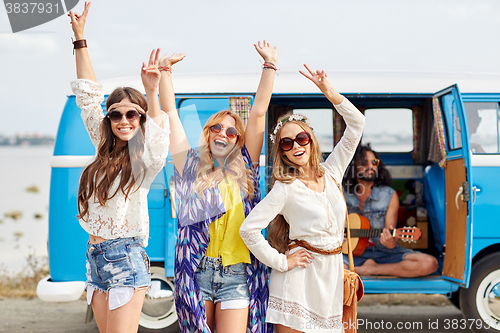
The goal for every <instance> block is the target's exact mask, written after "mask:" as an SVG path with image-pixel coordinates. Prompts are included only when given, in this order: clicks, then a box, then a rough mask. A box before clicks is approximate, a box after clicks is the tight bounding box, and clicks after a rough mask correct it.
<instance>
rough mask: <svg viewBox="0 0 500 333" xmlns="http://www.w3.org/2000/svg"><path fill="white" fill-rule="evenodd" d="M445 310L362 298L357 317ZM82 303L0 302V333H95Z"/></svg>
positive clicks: (407, 300)
mask: <svg viewBox="0 0 500 333" xmlns="http://www.w3.org/2000/svg"><path fill="white" fill-rule="evenodd" d="M380 304H382V305H390V306H398V305H414V306H448V307H451V308H450V309H453V305H451V303H450V302H449V301H448V300H447V299H446V297H444V296H442V295H409V294H404V295H395V294H386V295H365V297H364V298H363V300H362V301H361V303H360V304H359V306H360V308H359V310H358V313H359V314H361V313H362V312H363V311H364V309H363V307H366V308H365V309H366V310H369V308H370V307H377V306H378V305H380ZM86 311H87V304H86V302H85V300H79V301H76V302H68V303H46V302H43V301H41V300H39V299H37V298H34V299H26V298H15V299H9V298H3V299H0V332H9V333H17V332H23V333H98V332H99V331H98V329H97V325H96V323H95V321H94V320H92V322H90V323H89V324H85V315H86Z"/></svg>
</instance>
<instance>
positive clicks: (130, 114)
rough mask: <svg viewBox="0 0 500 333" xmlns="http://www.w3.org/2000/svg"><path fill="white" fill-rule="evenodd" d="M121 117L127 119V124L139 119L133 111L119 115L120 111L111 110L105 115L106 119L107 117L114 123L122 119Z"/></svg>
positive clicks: (137, 114) (138, 115)
mask: <svg viewBox="0 0 500 333" xmlns="http://www.w3.org/2000/svg"><path fill="white" fill-rule="evenodd" d="M123 116H125V118H127V120H128V121H129V122H133V121H135V120H136V119H137V118H139V117H141V115H140V114H139V112H137V111H135V110H130V111H127V113H125V114H123V113H121V112H120V111H116V110H113V111H111V112H110V113H108V114H107V115H106V117H108V118H109V120H111V121H112V122H114V123H118V122H120V121H121V120H122V119H123Z"/></svg>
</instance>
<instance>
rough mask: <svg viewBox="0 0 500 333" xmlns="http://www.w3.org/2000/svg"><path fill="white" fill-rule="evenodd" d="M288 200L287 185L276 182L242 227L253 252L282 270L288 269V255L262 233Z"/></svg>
mask: <svg viewBox="0 0 500 333" xmlns="http://www.w3.org/2000/svg"><path fill="white" fill-rule="evenodd" d="M285 202H286V185H284V184H282V183H280V182H276V183H275V184H274V187H273V189H272V190H271V191H270V192H269V193H268V194H267V195H266V196H265V198H264V199H263V200H262V201H261V202H260V203H259V204H258V205H257V206H255V207H254V209H252V211H251V212H250V214H248V216H247V218H246V219H245V221H243V223H242V225H241V228H240V236H241V238H242V239H243V242H245V244H246V246H247V247H248V249H249V250H250V251H252V253H253V254H254V255H255V257H257V259H259V260H260V261H261V262H262V263H264V264H265V265H267V266H269V267H272V268H274V269H276V270H278V271H280V272H286V271H287V270H288V263H287V261H286V256H285V255H284V254H281V253H279V252H278V251H277V250H276V249H274V248H272V247H271V245H269V243H268V242H267V240H266V239H265V238H264V236H263V235H262V229H265V228H267V226H268V225H269V223H270V222H271V221H272V220H273V219H274V218H275V217H276V215H278V214H280V213H281V211H282V209H283V207H284V206H285Z"/></svg>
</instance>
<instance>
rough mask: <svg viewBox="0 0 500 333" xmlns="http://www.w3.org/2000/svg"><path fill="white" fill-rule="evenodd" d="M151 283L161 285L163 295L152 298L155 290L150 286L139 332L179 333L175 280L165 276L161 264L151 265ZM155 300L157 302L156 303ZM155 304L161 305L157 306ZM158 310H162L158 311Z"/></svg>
mask: <svg viewBox="0 0 500 333" xmlns="http://www.w3.org/2000/svg"><path fill="white" fill-rule="evenodd" d="M151 283H152V287H153V284H156V285H161V291H162V292H163V294H165V293H167V294H171V296H168V295H163V296H161V297H158V299H157V300H155V299H154V298H151V293H152V292H154V291H153V290H152V289H153V288H150V289H149V290H148V292H147V293H146V298H145V299H144V305H143V307H142V311H141V319H140V321H139V331H138V332H139V333H179V332H180V328H179V323H178V321H177V313H176V311H175V303H174V282H173V281H172V280H171V279H169V278H167V277H166V276H165V269H164V268H163V267H159V266H151ZM155 302H156V303H157V304H155ZM155 305H159V306H158V307H157V308H155ZM158 310H160V311H159V312H158Z"/></svg>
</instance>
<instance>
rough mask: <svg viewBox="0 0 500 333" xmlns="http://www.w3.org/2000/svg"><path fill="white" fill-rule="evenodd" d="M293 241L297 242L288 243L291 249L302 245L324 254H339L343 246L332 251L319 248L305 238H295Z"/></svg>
mask: <svg viewBox="0 0 500 333" xmlns="http://www.w3.org/2000/svg"><path fill="white" fill-rule="evenodd" d="M293 242H295V244H288V249H289V250H291V249H294V248H296V247H299V246H300V247H303V248H304V249H306V250H308V251H311V252H315V253H319V254H324V255H332V254H339V253H341V252H342V246H339V247H337V248H336V249H333V250H330V251H325V250H321V249H318V248H316V247H314V246H312V245H311V244H309V243H308V242H306V241H303V240H298V239H295V240H293Z"/></svg>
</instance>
